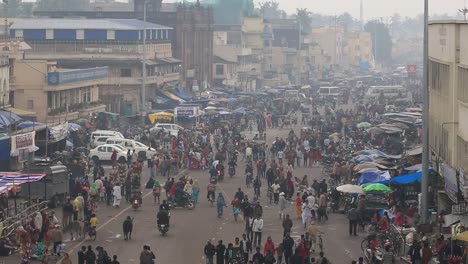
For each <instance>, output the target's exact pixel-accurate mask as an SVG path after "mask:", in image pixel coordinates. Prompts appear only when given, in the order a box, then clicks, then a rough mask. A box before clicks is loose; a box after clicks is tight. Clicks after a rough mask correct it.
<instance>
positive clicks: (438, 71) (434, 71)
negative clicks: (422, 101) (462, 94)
mask: <svg viewBox="0 0 468 264" xmlns="http://www.w3.org/2000/svg"><path fill="white" fill-rule="evenodd" d="M429 76H430V77H429V78H430V80H429V85H430V87H431V89H433V90H435V91H438V92H440V93H445V94H447V93H448V87H449V85H450V66H449V65H447V64H442V63H438V62H435V61H430V62H429Z"/></svg>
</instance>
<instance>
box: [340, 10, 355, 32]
mask: <svg viewBox="0 0 468 264" xmlns="http://www.w3.org/2000/svg"><path fill="white" fill-rule="evenodd" d="M337 20H338V21H337V24H338V26H339V27H340V28H343V29H344V30H345V31H348V30H355V24H356V23H355V21H354V18H353V17H352V16H351V15H350V14H349V13H347V12H345V13H343V14H341V15H340V16H339V17H338V18H337Z"/></svg>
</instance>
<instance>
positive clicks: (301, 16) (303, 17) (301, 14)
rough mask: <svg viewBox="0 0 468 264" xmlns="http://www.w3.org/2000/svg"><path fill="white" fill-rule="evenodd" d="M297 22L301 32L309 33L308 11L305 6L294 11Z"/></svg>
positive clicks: (309, 20) (310, 27)
mask: <svg viewBox="0 0 468 264" xmlns="http://www.w3.org/2000/svg"><path fill="white" fill-rule="evenodd" d="M296 19H297V22H298V23H299V24H300V27H301V31H302V32H301V33H306V34H308V33H310V31H311V30H312V26H311V22H312V21H311V19H310V12H309V11H307V8H298V9H297V13H296Z"/></svg>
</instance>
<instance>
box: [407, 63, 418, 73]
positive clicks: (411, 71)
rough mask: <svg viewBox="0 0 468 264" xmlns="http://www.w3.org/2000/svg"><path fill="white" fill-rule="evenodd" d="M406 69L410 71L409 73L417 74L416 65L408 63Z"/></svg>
mask: <svg viewBox="0 0 468 264" xmlns="http://www.w3.org/2000/svg"><path fill="white" fill-rule="evenodd" d="M406 71H407V72H408V74H409V75H415V74H416V65H414V64H413V65H407V66H406Z"/></svg>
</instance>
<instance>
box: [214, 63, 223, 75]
mask: <svg viewBox="0 0 468 264" xmlns="http://www.w3.org/2000/svg"><path fill="white" fill-rule="evenodd" d="M223 74H224V65H220V64H218V65H216V75H223Z"/></svg>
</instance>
